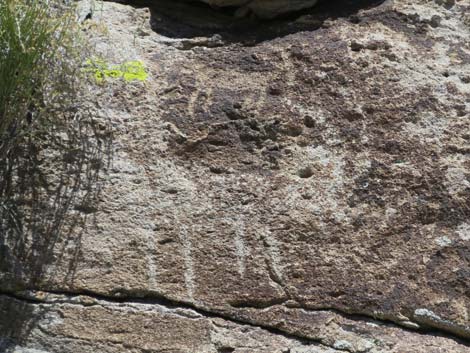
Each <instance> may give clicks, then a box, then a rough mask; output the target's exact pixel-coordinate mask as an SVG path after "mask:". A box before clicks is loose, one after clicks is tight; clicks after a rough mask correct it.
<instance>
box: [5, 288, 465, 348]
mask: <svg viewBox="0 0 470 353" xmlns="http://www.w3.org/2000/svg"><path fill="white" fill-rule="evenodd" d="M28 292H30V293H38V292H41V293H45V294H46V295H45V296H44V297H41V298H39V297H34V296H31V295H27V294H26V293H28ZM47 295H56V296H62V297H65V298H67V300H65V301H58V300H55V301H54V300H49V301H48V299H47ZM0 296H6V297H10V298H13V299H16V300H19V301H24V302H27V303H30V304H54V303H59V304H60V303H68V304H76V305H83V306H92V305H96V303H95V304H93V303H88V302H84V303H83V302H80V301H75V300H73V298H74V297H79V296H84V297H89V298H92V299H95V300H98V301H101V302H108V303H116V304H147V305H160V306H164V307H166V308H168V309H184V310H191V311H194V312H196V313H197V314H199V315H201V316H202V317H206V318H208V319H223V320H226V321H229V322H232V323H235V324H238V325H248V326H251V327H255V328H260V329H263V330H266V331H268V332H270V333H272V334H275V335H279V336H283V337H285V338H287V339H290V340H294V341H297V342H298V343H300V344H302V345H317V346H325V347H328V348H333V349H335V350H339V351H340V350H341V349H338V348H337V347H332V346H331V345H329V344H326V343H325V342H324V340H322V339H321V338H312V337H308V336H305V335H301V334H297V333H290V332H286V331H285V330H283V329H279V328H276V327H274V326H271V325H268V324H262V323H259V322H255V321H254V320H248V319H244V318H235V317H233V316H231V315H230V314H227V313H224V312H222V311H221V310H217V309H215V310H214V309H212V310H211V309H207V308H206V307H202V306H199V305H197V304H194V303H191V302H185V301H179V300H173V299H169V298H167V297H164V296H162V295H156V294H154V293H152V294H151V295H149V294H147V293H135V292H128V291H120V292H119V295H117V294H116V295H104V294H100V293H96V292H93V291H86V290H83V291H80V292H72V291H36V290H28V291H22V292H10V291H1V290H0ZM276 305H277V306H279V305H278V304H274V305H273V307H274V306H276ZM281 306H282V305H281ZM284 307H286V308H287V309H302V310H304V311H307V312H330V313H334V314H336V315H338V316H341V317H343V318H346V319H350V320H353V321H361V322H372V321H374V322H376V323H380V324H382V325H386V326H392V327H396V328H399V329H400V330H404V331H408V332H414V333H418V334H421V335H432V336H440V337H445V338H448V339H452V340H454V341H455V342H457V343H459V344H461V345H464V346H467V347H470V342H469V341H468V340H467V338H466V337H461V336H459V335H457V334H454V333H453V332H449V331H447V330H439V329H438V328H436V327H432V326H421V327H419V328H416V329H414V328H409V327H406V326H403V325H401V324H400V323H399V322H395V321H393V320H390V319H383V318H380V317H374V316H372V315H368V314H364V313H354V312H346V311H344V310H340V309H338V308H331V307H325V308H306V307H302V306H301V305H298V304H297V303H296V304H294V305H288V306H284ZM232 308H233V309H236V307H232ZM243 308H247V309H250V307H243ZM251 309H254V310H266V309H269V307H264V309H260V308H259V307H256V306H255V307H252V308H251ZM188 318H191V317H188Z"/></svg>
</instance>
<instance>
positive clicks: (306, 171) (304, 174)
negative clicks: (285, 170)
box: [297, 167, 314, 179]
mask: <svg viewBox="0 0 470 353" xmlns="http://www.w3.org/2000/svg"><path fill="white" fill-rule="evenodd" d="M313 174H314V170H313V168H312V167H305V168H302V169H299V171H298V173H297V175H298V176H299V177H301V178H303V179H306V178H310V177H312V176H313Z"/></svg>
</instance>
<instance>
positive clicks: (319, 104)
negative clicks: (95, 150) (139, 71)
mask: <svg viewBox="0 0 470 353" xmlns="http://www.w3.org/2000/svg"><path fill="white" fill-rule="evenodd" d="M82 5H83V8H84V9H89V5H88V3H87V2H86V1H85V2H82ZM87 11H88V10H87ZM158 11H159V10H158V9H153V10H152V12H150V11H149V10H148V9H146V8H135V7H131V6H126V5H122V4H116V3H112V2H105V3H103V4H102V8H100V9H99V10H95V11H94V12H93V16H92V19H91V20H87V22H86V23H84V26H85V25H86V28H88V34H89V36H90V39H91V41H92V43H93V44H94V46H95V47H96V50H97V51H98V52H99V53H101V56H103V57H104V58H106V61H107V62H110V63H115V64H120V63H123V62H126V61H129V60H141V61H142V62H143V63H144V64H145V66H146V68H147V70H148V72H149V78H148V80H147V81H146V82H145V83H139V82H133V83H125V82H120V81H113V80H109V81H107V82H106V83H105V84H104V85H101V86H100V85H93V84H91V85H90V90H91V91H92V93H93V95H95V96H96V98H95V99H96V102H95V103H94V107H93V109H94V110H95V112H96V119H97V121H98V123H99V124H109V125H111V127H112V129H113V131H114V140H113V143H112V145H111V147H110V152H112V159H111V163H110V164H109V165H108V164H103V166H102V170H101V172H100V174H99V182H100V186H101V190H100V193H99V194H98V196H97V198H96V199H97V200H96V204H93V205H92V206H89V205H87V204H85V203H84V202H83V201H84V199H83V198H82V199H80V200H81V201H80V202H78V198H76V197H71V198H70V204H71V205H72V206H73V207H71V208H70V211H69V212H67V213H66V214H63V213H60V212H58V213H54V212H52V213H51V214H49V213H48V217H43V219H41V221H42V222H39V221H38V220H37V218H38V215H37V214H36V216H35V217H36V218H35V217H32V216H30V217H29V218H27V219H25V223H26V224H30V228H31V229H30V231H29V232H28V231H25V234H24V239H22V242H20V241H18V238H17V235H16V234H15V233H14V232H13V231H11V230H5V229H4V228H2V227H0V230H2V234H1V238H0V239H1V242H0V255H1V257H0V270H1V272H0V338H1V340H0V347H1V348H0V351H1V350H2V349H3V351H5V352H24V353H31V352H35V353H37V352H41V353H44V352H47V353H69V352H70V353H80V352H109V353H111V352H112V353H114V352H136V353H137V352H138V353H143V352H185V353H186V352H194V353H205V352H214V353H223V352H236V353H240V352H246V353H248V352H266V353H267V352H283V353H287V352H291V353H292V352H296V353H307V352H310V353H317V352H318V353H320V352H322V353H323V352H328V353H334V352H335V353H336V352H342V351H347V352H371V353H373V352H395V353H412V352H413V353H419V352H423V353H424V352H426V353H428V352H431V353H433V352H435V353H438V352H439V353H466V352H468V351H469V349H470V348H469V343H468V342H469V339H470V324H469V316H470V279H469V277H470V206H469V205H470V17H469V13H470V3H469V2H468V1H463V0H461V1H457V0H456V1H455V2H451V1H427V0H395V1H389V2H386V3H384V4H382V5H380V6H375V7H367V8H364V9H363V10H361V11H359V12H355V13H351V14H349V17H343V16H338V17H330V16H327V18H324V17H321V18H320V17H318V18H316V17H315V16H316V15H314V14H313V15H312V14H308V15H305V16H303V17H301V18H299V19H297V20H289V21H290V22H289V23H288V24H283V25H282V26H287V27H288V32H289V33H291V34H289V35H280V36H277V37H276V38H274V39H272V38H271V37H270V38H269V39H267V40H257V41H256V42H254V43H253V42H250V43H249V45H247V43H246V42H245V38H244V37H243V35H241V36H239V37H238V38H237V35H234V34H233V33H232V34H231V36H230V35H227V36H225V34H224V33H222V34H219V33H214V35H212V36H210V35H208V36H206V37H200V36H196V37H186V38H180V37H174V38H171V37H167V36H163V35H162V34H160V33H159V32H158V31H157V32H155V31H154V30H152V28H151V27H150V23H152V22H153V23H155V22H158V23H163V22H162V21H163V20H162V18H163V17H161V18H160V17H159V13H158ZM85 12H86V11H85ZM151 13H152V16H153V19H152V20H151V19H150V16H151ZM168 23H170V22H168ZM168 23H165V25H166V26H167V25H168ZM305 24H307V27H305V26H306V25H305ZM310 25H311V26H312V27H311V28H310V29H308V26H310ZM175 26H182V24H181V23H178V22H176V23H175ZM296 26H298V27H299V28H301V29H302V31H295V30H293V29H295V28H297V27H296ZM156 28H158V26H157V27H155V25H154V26H153V29H156ZM283 28H284V27H283ZM211 30H213V29H211ZM222 32H223V31H222ZM227 38H230V39H227ZM70 163H72V164H73V162H70ZM97 163H98V161H94V164H92V165H95V164H97ZM37 168H39V169H40V170H41V168H43V169H44V177H43V178H46V179H47V181H48V184H47V188H46V187H45V188H44V190H45V191H44V192H49V193H50V195H51V197H52V195H56V194H57V190H59V191H60V190H63V188H60V189H59V186H58V183H59V180H60V178H59V177H57V176H55V175H54V178H52V177H50V176H51V175H52V174H53V171H52V169H51V168H47V169H45V168H46V167H45V166H44V165H38V167H37ZM71 170H74V171H75V170H79V172H78V173H79V174H80V173H82V174H83V175H84V177H86V176H87V175H89V174H90V170H88V169H86V168H85V169H71ZM84 185H86V184H84V183H81V184H79V185H78V186H76V187H74V188H71V190H72V191H73V192H79V191H80V192H81V190H82V189H83V188H84V187H85V186H84ZM77 190H79V191H77ZM35 192H36V193H35V194H34V195H37V190H36V191H35ZM26 196H27V195H26ZM26 196H24V197H25V200H26V201H24V202H23V203H24V204H30V203H34V200H35V199H33V198H32V199H31V200H29V199H27V197H26ZM28 200H29V201H28ZM85 201H86V200H85ZM52 204H53V203H52V202H49V203H47V202H43V203H41V204H38V205H36V207H35V208H34V207H33V209H34V210H36V211H35V212H41V210H47V209H48V208H50V207H53V206H54V205H52ZM39 214H40V213H39ZM59 217H60V219H58V218H59ZM28 222H29V223H28ZM58 224H59V225H60V227H58V226H57V225H58ZM31 225H32V226H31ZM53 230H60V231H56V232H55V231H53ZM38 244H40V245H41V246H40V247H38Z"/></svg>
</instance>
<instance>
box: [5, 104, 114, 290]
mask: <svg viewBox="0 0 470 353" xmlns="http://www.w3.org/2000/svg"><path fill="white" fill-rule="evenodd" d="M64 114H65V115H67V116H65V117H64V119H67V122H68V123H67V127H66V128H63V129H61V131H49V132H47V133H45V134H44V135H43V136H35V137H34V138H30V139H29V140H27V141H24V142H23V143H22V144H20V145H19V146H17V147H16V148H15V149H14V150H12V151H11V152H10V153H9V156H8V158H6V160H3V161H0V289H1V290H2V291H9V292H12V291H17V290H24V289H40V288H41V287H43V286H44V285H47V278H46V276H45V274H46V271H47V268H48V267H50V266H51V265H54V264H59V263H60V264H61V265H60V267H61V269H64V266H65V267H68V268H66V270H67V276H68V277H67V278H72V277H73V273H74V271H75V259H76V258H77V257H78V256H79V254H80V251H81V250H80V242H81V236H80V232H79V231H78V230H79V229H83V225H84V224H85V222H86V220H87V218H88V217H90V216H92V215H93V213H94V212H95V211H96V201H97V198H98V195H99V192H100V178H99V175H100V171H101V170H102V169H103V167H105V166H106V164H107V163H109V161H110V158H111V155H110V152H109V151H110V144H111V134H110V132H109V130H108V129H107V128H106V127H103V124H97V123H96V122H94V120H93V119H91V114H90V113H87V112H85V111H80V112H71V113H64ZM52 276H53V274H52V273H47V277H52Z"/></svg>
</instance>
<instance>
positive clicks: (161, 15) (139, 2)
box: [108, 0, 386, 46]
mask: <svg viewBox="0 0 470 353" xmlns="http://www.w3.org/2000/svg"><path fill="white" fill-rule="evenodd" d="M108 1H112V0H108ZM114 2H119V3H124V4H128V5H132V6H136V7H148V8H149V9H150V11H151V26H152V28H153V30H154V31H155V32H157V33H158V34H161V35H164V36H166V37H170V38H177V39H183V38H186V39H188V38H196V37H213V36H218V37H220V38H222V40H223V42H225V43H242V44H243V45H254V44H256V43H259V42H262V41H265V40H271V39H274V38H278V37H283V36H286V35H289V34H293V33H296V32H301V31H313V30H317V29H319V28H322V27H325V26H328V24H326V23H327V21H328V20H335V19H338V18H344V19H348V20H349V21H350V22H352V23H360V22H361V18H360V16H358V13H359V12H360V11H361V10H369V9H372V8H374V7H378V6H380V5H381V4H383V3H384V2H386V0H320V1H319V3H318V4H317V5H316V6H314V7H312V8H309V9H305V10H300V11H295V12H293V13H289V14H286V15H283V16H281V17H278V18H275V19H271V20H263V19H258V18H255V17H244V18H237V17H235V16H234V13H235V12H236V10H237V8H234V7H227V8H214V7H211V6H209V5H207V4H205V3H202V2H197V1H193V0H192V1H183V0H179V1H178V0H176V1H175V0H114ZM195 46H197V45H195Z"/></svg>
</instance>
